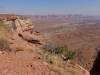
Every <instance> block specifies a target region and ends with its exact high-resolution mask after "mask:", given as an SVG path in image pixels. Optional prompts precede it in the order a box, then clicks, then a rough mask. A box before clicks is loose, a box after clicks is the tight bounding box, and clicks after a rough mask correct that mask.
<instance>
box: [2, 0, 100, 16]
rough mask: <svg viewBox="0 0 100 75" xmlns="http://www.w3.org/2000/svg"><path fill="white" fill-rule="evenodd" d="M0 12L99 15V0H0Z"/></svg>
mask: <svg viewBox="0 0 100 75" xmlns="http://www.w3.org/2000/svg"><path fill="white" fill-rule="evenodd" d="M0 13H15V14H33V15H34V14H37V15H38V14H39V15H45V14H83V15H100V0H0Z"/></svg>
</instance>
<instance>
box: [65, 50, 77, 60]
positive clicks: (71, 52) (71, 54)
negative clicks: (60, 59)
mask: <svg viewBox="0 0 100 75" xmlns="http://www.w3.org/2000/svg"><path fill="white" fill-rule="evenodd" d="M75 57H76V53H75V52H73V51H68V53H67V58H68V59H70V60H73V59H75Z"/></svg>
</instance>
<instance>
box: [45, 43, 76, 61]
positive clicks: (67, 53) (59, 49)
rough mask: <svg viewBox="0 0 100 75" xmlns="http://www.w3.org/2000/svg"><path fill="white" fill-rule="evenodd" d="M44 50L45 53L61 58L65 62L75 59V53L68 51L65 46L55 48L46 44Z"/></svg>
mask: <svg viewBox="0 0 100 75" xmlns="http://www.w3.org/2000/svg"><path fill="white" fill-rule="evenodd" d="M44 49H46V52H50V53H51V54H54V55H55V54H56V55H59V56H63V58H64V59H65V60H73V59H75V57H76V52H74V51H71V50H69V49H68V48H67V47H65V46H55V45H53V44H48V45H45V46H44ZM50 53H49V54H50Z"/></svg>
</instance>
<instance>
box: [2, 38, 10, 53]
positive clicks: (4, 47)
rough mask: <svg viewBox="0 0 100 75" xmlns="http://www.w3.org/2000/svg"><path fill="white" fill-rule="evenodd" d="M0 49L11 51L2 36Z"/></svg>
mask: <svg viewBox="0 0 100 75" xmlns="http://www.w3.org/2000/svg"><path fill="white" fill-rule="evenodd" d="M0 51H6V52H8V51H11V49H10V46H9V42H8V41H7V40H6V39H4V38H0Z"/></svg>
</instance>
